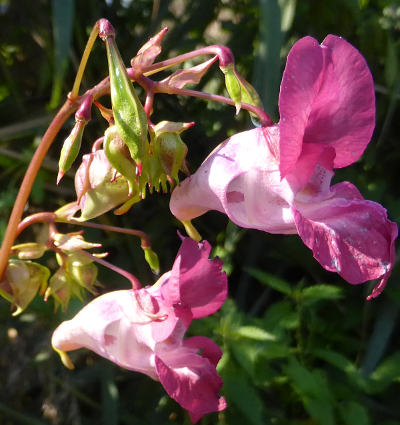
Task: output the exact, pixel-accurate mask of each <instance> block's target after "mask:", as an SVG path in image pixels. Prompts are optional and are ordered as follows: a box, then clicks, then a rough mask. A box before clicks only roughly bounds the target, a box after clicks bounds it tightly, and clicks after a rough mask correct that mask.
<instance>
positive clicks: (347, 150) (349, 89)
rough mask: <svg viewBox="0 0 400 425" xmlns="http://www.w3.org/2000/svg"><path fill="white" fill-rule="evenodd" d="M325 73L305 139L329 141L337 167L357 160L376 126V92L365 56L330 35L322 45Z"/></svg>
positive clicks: (309, 140) (313, 141) (323, 142)
mask: <svg viewBox="0 0 400 425" xmlns="http://www.w3.org/2000/svg"><path fill="white" fill-rule="evenodd" d="M321 49H322V51H323V53H324V72H323V77H322V82H321V87H320V90H319V92H318V96H316V98H315V99H314V103H313V105H312V112H311V115H310V117H309V121H308V125H307V128H306V132H305V135H304V142H311V143H321V144H325V145H326V144H328V145H329V146H332V147H333V148H334V149H335V151H336V157H335V160H334V167H335V168H342V167H346V166H347V165H350V164H352V163H353V162H354V161H356V160H358V159H359V158H360V156H361V155H362V153H363V152H364V150H365V148H366V147H367V145H368V143H369V141H370V139H371V136H372V133H373V130H374V127H375V91H374V82H373V79H372V75H371V72H370V70H369V68H368V66H367V64H366V62H365V59H364V57H363V56H362V55H361V54H360V52H359V51H358V50H357V49H356V48H354V47H353V46H352V45H351V44H350V43H348V42H347V41H345V40H343V39H342V38H340V37H337V36H334V35H328V36H327V37H326V38H325V40H324V41H323V42H322V44H321Z"/></svg>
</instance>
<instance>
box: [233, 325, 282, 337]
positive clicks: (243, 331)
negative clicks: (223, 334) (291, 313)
mask: <svg viewBox="0 0 400 425" xmlns="http://www.w3.org/2000/svg"><path fill="white" fill-rule="evenodd" d="M235 334H236V335H238V336H241V337H243V338H249V339H254V340H257V341H275V340H276V336H275V335H273V334H271V333H269V332H267V331H265V330H264V329H262V328H259V327H257V326H241V327H240V328H238V329H237V331H236V332H235Z"/></svg>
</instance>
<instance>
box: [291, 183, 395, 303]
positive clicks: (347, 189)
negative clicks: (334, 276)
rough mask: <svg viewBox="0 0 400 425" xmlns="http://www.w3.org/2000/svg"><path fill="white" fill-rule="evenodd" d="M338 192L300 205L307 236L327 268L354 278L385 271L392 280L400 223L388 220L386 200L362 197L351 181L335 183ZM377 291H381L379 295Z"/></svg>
mask: <svg viewBox="0 0 400 425" xmlns="http://www.w3.org/2000/svg"><path fill="white" fill-rule="evenodd" d="M332 192H333V196H332V198H330V199H328V200H326V201H322V202H316V203H314V204H302V205H300V204H298V205H297V211H296V212H295V220H296V226H297V230H298V233H299V235H300V237H301V239H302V240H303V242H304V243H305V245H306V246H308V248H310V249H311V250H312V251H313V254H314V258H316V260H317V261H318V262H319V263H320V264H321V265H322V266H323V267H324V268H325V269H327V270H329V271H333V272H335V271H336V272H337V273H339V274H340V275H341V276H342V277H343V278H344V279H345V280H347V281H348V282H349V283H352V284H357V283H362V282H365V281H368V280H372V279H378V278H380V277H384V279H385V281H386V279H387V277H388V276H389V274H390V272H391V269H392V267H393V263H394V240H395V238H396V236H397V225H396V224H395V223H393V222H391V221H390V220H388V218H387V214H386V210H385V209H384V208H383V207H382V206H381V205H379V204H377V203H375V202H372V201H366V200H364V199H362V197H361V195H360V193H359V192H358V190H357V189H356V188H355V187H354V186H353V185H351V184H350V183H348V182H346V183H340V184H338V185H335V186H333V187H332ZM352 194H353V196H352ZM383 287H384V285H383V286H382V284H381V285H380V289H379V292H381V291H382V290H383ZM377 295H378V291H376V292H375V295H373V296H377Z"/></svg>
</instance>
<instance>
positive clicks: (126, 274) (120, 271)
mask: <svg viewBox="0 0 400 425" xmlns="http://www.w3.org/2000/svg"><path fill="white" fill-rule="evenodd" d="M80 253H81V254H83V255H85V256H86V257H88V258H90V259H91V260H93V261H95V262H96V263H99V264H101V265H102V266H104V267H107V268H108V269H110V270H112V271H114V272H115V273H118V274H120V275H121V276H123V277H125V278H126V279H128V280H129V281H130V282H131V284H132V288H133V289H140V288H141V287H142V284H141V283H140V281H139V279H138V278H137V277H136V276H134V275H133V274H132V273H129V272H127V271H126V270H123V269H121V268H119V267H117V266H114V264H111V263H109V262H108V261H106V260H103V259H101V258H98V257H96V256H95V255H92V254H90V253H89V252H86V251H83V250H82V251H80Z"/></svg>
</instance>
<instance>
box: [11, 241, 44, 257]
mask: <svg viewBox="0 0 400 425" xmlns="http://www.w3.org/2000/svg"><path fill="white" fill-rule="evenodd" d="M45 252H46V246H45V245H43V244H41V243H36V242H28V243H21V244H19V245H14V246H13V247H12V252H11V253H12V255H16V256H17V257H18V258H19V259H20V260H35V259H37V258H41V257H42V256H43V254H44V253H45Z"/></svg>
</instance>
